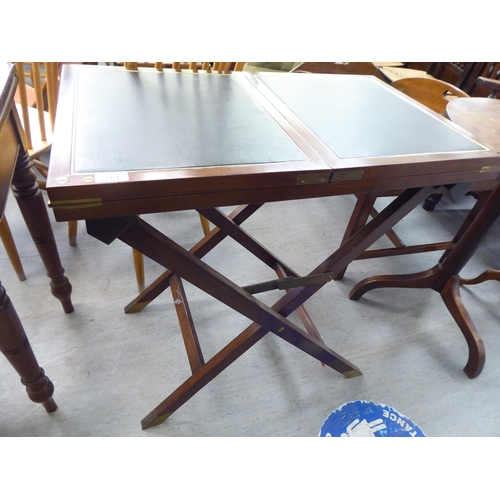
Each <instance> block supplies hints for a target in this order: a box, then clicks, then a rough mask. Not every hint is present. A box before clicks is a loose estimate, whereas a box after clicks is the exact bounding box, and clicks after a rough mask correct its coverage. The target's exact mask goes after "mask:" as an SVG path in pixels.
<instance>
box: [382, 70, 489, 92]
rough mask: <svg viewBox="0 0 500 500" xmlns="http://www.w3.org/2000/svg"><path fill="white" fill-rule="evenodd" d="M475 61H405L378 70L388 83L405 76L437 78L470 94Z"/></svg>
mask: <svg viewBox="0 0 500 500" xmlns="http://www.w3.org/2000/svg"><path fill="white" fill-rule="evenodd" d="M481 64H483V63H477V62H429V63H406V65H405V67H404V68H391V67H381V68H379V69H380V72H381V73H382V75H383V76H384V79H385V80H386V81H387V82H388V83H393V82H395V81H398V80H402V79H406V78H428V79H431V80H432V79H437V80H442V81H444V82H447V83H450V84H452V85H454V86H455V87H457V88H459V89H460V90H463V91H464V92H466V93H468V94H469V95H471V94H470V86H471V82H473V81H474V79H475V78H477V76H478V73H479V71H480V70H481V69H480V65H481Z"/></svg>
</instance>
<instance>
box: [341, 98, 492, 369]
mask: <svg viewBox="0 0 500 500" xmlns="http://www.w3.org/2000/svg"><path fill="white" fill-rule="evenodd" d="M446 114H447V116H448V117H449V118H450V119H452V120H453V121H454V122H455V123H457V124H459V125H461V126H462V127H464V128H466V129H467V130H469V131H470V132H471V133H472V134H473V135H474V137H475V138H476V139H477V140H478V141H481V143H482V144H483V145H488V147H489V148H490V150H491V151H496V152H497V154H498V152H500V101H498V100H496V99H488V98H469V99H456V100H454V101H452V102H450V103H449V104H448V106H447V108H446ZM485 168H487V169H489V170H492V171H496V172H498V171H499V169H498V168H497V167H494V166H489V167H488V166H485ZM497 186H498V187H496V188H495V189H494V190H493V192H491V191H483V192H482V193H481V195H480V196H479V199H478V201H477V203H476V205H475V206H474V208H473V209H472V211H471V212H470V214H469V216H468V217H467V219H466V221H465V222H464V224H463V226H462V228H461V229H460V231H459V232H458V233H457V235H456V237H455V240H454V241H455V246H454V247H453V248H452V249H450V250H448V251H446V252H445V253H444V254H443V256H442V257H441V258H440V259H439V262H438V263H437V264H436V266H434V267H433V268H431V269H429V270H427V271H423V272H421V273H415V274H406V275H400V276H374V277H371V278H367V279H365V280H363V281H362V282H360V283H358V284H357V285H356V286H355V287H354V288H353V290H352V291H351V294H350V298H351V299H352V300H358V299H359V298H361V297H362V296H363V295H364V294H365V293H366V292H367V291H369V290H372V289H375V288H390V287H398V288H430V289H432V290H435V291H436V292H438V293H439V294H440V295H441V297H442V299H443V301H444V303H445V305H446V307H447V308H448V310H449V311H450V313H451V315H452V316H453V318H454V319H455V321H456V322H457V324H458V326H459V327H460V329H461V330H462V333H463V334H464V336H465V339H466V341H467V344H468V346H469V359H468V362H467V365H466V366H465V368H464V371H465V373H466V374H467V375H468V376H469V377H470V378H474V377H477V376H478V375H479V374H480V373H481V371H482V369H483V367H484V363H485V360H486V353H485V349H484V343H483V341H482V339H481V337H480V335H479V333H478V331H477V329H476V327H475V325H474V323H473V321H472V318H471V317H470V316H469V314H468V313H467V310H466V309H465V306H464V304H463V301H462V299H461V297H460V290H459V286H460V285H461V284H467V285H473V284H478V283H482V282H483V281H486V280H488V279H496V280H499V281H500V272H498V271H496V270H489V271H486V272H484V273H482V274H481V275H480V276H478V277H477V278H474V279H471V280H465V279H462V278H461V277H460V271H461V270H462V269H463V267H464V266H465V264H467V262H468V261H469V260H470V258H471V257H472V256H473V255H474V253H475V251H476V250H477V248H478V247H479V246H480V244H481V242H482V241H483V240H484V238H485V237H486V236H487V235H488V233H489V232H490V231H491V229H492V227H493V225H494V224H495V223H496V222H497V221H498V219H499V218H500V186H499V185H498V183H497Z"/></svg>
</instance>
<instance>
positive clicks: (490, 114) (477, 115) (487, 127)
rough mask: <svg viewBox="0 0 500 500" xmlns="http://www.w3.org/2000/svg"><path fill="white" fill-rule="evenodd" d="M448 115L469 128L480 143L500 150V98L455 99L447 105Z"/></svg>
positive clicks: (461, 125) (460, 124)
mask: <svg viewBox="0 0 500 500" xmlns="http://www.w3.org/2000/svg"><path fill="white" fill-rule="evenodd" d="M446 117H447V118H449V119H450V120H451V121H453V122H454V123H456V124H457V125H459V126H460V127H462V128H464V129H465V130H468V131H469V132H470V133H471V134H472V135H473V136H474V139H475V140H476V141H478V142H479V143H481V144H483V145H485V146H489V147H490V148H492V149H494V150H495V151H500V99H489V98H487V97H462V98H459V99H454V100H453V101H450V103H449V104H448V105H447V106H446Z"/></svg>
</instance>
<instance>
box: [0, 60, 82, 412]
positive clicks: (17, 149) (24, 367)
mask: <svg viewBox="0 0 500 500" xmlns="http://www.w3.org/2000/svg"><path fill="white" fill-rule="evenodd" d="M16 87H17V75H16V71H15V67H14V66H13V65H7V64H1V65H0V210H1V213H0V216H1V215H2V214H3V211H4V209H5V204H6V201H7V196H8V194H9V192H10V189H11V185H12V189H13V190H14V194H15V197H16V200H17V202H18V204H19V208H20V209H21V212H22V215H23V217H24V220H25V221H26V225H27V227H28V229H29V231H30V233H31V235H32V237H33V240H34V242H35V245H36V247H37V249H38V252H39V254H40V257H41V259H42V261H43V263H44V265H45V268H46V270H47V275H48V276H49V278H50V286H51V290H52V294H53V295H54V296H55V297H57V298H58V299H59V300H60V301H61V303H62V305H63V309H64V311H65V312H66V313H70V312H72V311H73V305H72V303H71V298H70V295H71V285H70V283H69V281H68V279H67V278H66V276H65V275H64V269H63V268H62V266H61V262H60V259H59V254H58V252H57V247H56V243H55V240H54V235H53V233H52V228H51V226H50V220H49V217H48V213H47V208H46V206H45V202H44V200H43V198H42V193H41V192H40V190H39V189H38V185H37V183H36V176H35V174H34V173H33V171H32V170H31V166H30V161H29V157H28V153H27V151H26V148H25V146H24V143H23V141H22V138H21V135H20V133H19V117H18V116H17V112H16V108H15V106H13V102H14V93H15V90H16ZM41 314H43V312H41ZM0 350H1V352H2V354H3V355H4V356H5V357H6V358H7V360H8V361H9V362H10V363H11V365H12V366H13V367H14V369H15V370H16V371H17V372H18V373H19V375H20V376H21V382H22V383H23V384H24V385H25V386H26V390H27V392H28V396H29V398H30V399H31V400H32V401H34V402H35V403H41V404H42V405H43V406H44V408H45V409H46V410H47V412H53V411H55V410H56V408H57V406H56V404H55V402H54V400H53V398H52V395H53V392H54V386H53V384H52V382H51V381H50V380H49V379H48V378H47V376H46V375H45V374H44V371H43V369H42V368H40V366H39V365H38V362H37V360H36V358H35V355H34V353H33V350H32V349H31V346H30V343H29V340H28V338H27V336H26V333H25V331H24V329H23V326H22V324H21V321H20V319H19V317H18V315H17V313H16V311H15V309H14V306H13V304H12V302H11V300H10V298H9V296H8V295H7V293H6V291H5V288H4V287H3V286H2V285H1V284H0Z"/></svg>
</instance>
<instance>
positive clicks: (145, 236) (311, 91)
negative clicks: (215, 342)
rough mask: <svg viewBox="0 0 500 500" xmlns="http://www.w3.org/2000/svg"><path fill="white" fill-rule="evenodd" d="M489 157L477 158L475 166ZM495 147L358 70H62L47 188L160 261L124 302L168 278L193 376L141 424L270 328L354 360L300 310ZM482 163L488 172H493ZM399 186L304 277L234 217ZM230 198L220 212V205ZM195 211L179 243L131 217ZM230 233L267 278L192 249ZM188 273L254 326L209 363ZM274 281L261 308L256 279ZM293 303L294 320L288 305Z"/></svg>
mask: <svg viewBox="0 0 500 500" xmlns="http://www.w3.org/2000/svg"><path fill="white" fill-rule="evenodd" d="M486 166H488V168H485V167H486ZM495 168H496V169H498V168H500V154H498V153H496V152H493V151H490V150H489V149H488V148H486V147H484V146H482V145H481V144H479V143H477V142H476V141H473V140H472V139H470V138H469V137H468V136H467V135H466V134H465V133H463V132H462V131H460V130H458V129H457V128H456V127H454V126H453V125H452V124H451V122H449V121H448V120H445V119H444V118H443V117H442V116H439V115H437V114H432V113H430V112H429V110H428V109H427V108H425V107H423V106H421V105H419V104H418V103H416V102H415V101H413V100H411V99H409V98H407V97H405V96H404V95H403V94H401V93H399V92H396V91H395V90H394V89H392V88H390V87H389V86H388V85H386V84H384V83H383V82H381V81H380V80H378V79H376V78H374V77H370V76H346V75H324V74H321V75H317V74H300V73H299V74H290V73H288V74H278V73H264V74H258V73H248V74H247V73H244V72H243V73H233V74H232V75H184V74H175V73H163V72H154V71H153V72H127V71H124V70H121V69H120V68H104V67H88V66H87V67H86V66H79V67H77V66H68V67H65V68H64V71H63V74H62V80H61V87H60V94H59V108H58V116H57V122H56V127H55V137H54V144H53V149H52V155H51V163H50V169H49V178H48V181H47V190H48V193H49V196H50V200H51V207H52V208H53V209H54V213H55V216H56V219H57V220H59V221H63V220H64V221H67V220H77V219H86V220H87V231H88V232H89V233H90V234H91V235H92V236H94V237H96V238H98V239H99V240H101V241H103V242H104V243H107V244H110V243H111V242H112V241H114V240H115V239H120V240H122V241H123V242H125V243H127V244H129V245H130V246H132V247H133V248H135V249H136V250H138V251H139V252H141V253H143V254H145V255H146V256H148V257H149V258H151V259H153V260H154V261H156V262H157V263H159V264H160V265H162V266H164V267H165V268H166V269H167V271H165V273H164V274H163V275H162V276H160V277H159V278H158V279H157V280H156V281H155V282H154V283H152V284H151V285H150V286H149V287H147V288H146V289H145V290H144V292H142V293H141V294H140V295H139V296H138V297H137V298H136V299H135V300H134V301H132V302H131V303H130V304H129V305H128V306H127V307H126V312H129V313H131V312H137V311H140V310H142V309H143V308H144V307H146V306H147V305H148V303H150V302H151V301H152V300H154V299H155V298H156V297H157V296H158V295H159V294H161V293H162V292H163V291H164V290H166V289H167V288H169V287H170V288H171V291H172V293H173V294H174V301H175V304H176V310H177V313H178V317H179V322H180V326H181V331H182V335H183V338H184V342H185V345H186V351H187V355H188V359H189V363H190V366H191V370H192V375H191V376H190V377H189V378H188V379H187V380H186V381H185V382H184V383H182V384H181V385H180V386H179V388H178V389H177V390H175V391H174V392H173V393H172V394H171V395H170V396H168V397H167V398H166V399H165V400H164V401H163V402H161V403H160V404H159V405H158V406H157V407H156V408H155V409H154V410H153V411H152V412H151V413H150V414H148V415H147V416H146V417H145V418H144V419H143V421H142V426H143V428H148V427H151V426H154V425H158V424H160V423H161V422H163V421H164V420H165V419H166V418H168V417H169V416H170V415H171V414H172V413H173V412H175V411H176V410H177V409H178V408H179V407H181V406H182V405H183V404H184V403H185V402H186V401H187V400H189V399H190V398H191V397H192V396H193V395H194V394H196V393H197V392H198V391H199V390H200V389H202V388H203V387H204V386H205V385H206V384H207V383H208V382H210V381H211V380H212V379H213V378H214V377H216V376H217V375H218V374H219V373H220V372H221V371H222V370H224V369H225V368H226V367H227V366H229V365H230V364H231V363H232V362H233V361H235V360H236V359H237V358H238V357H239V356H241V355H242V354H243V353H244V352H246V351H247V350H248V349H249V348H250V347H251V346H252V345H254V344H255V343H257V342H258V341H259V340H260V339H262V338H263V337H264V336H265V335H266V334H267V333H268V332H272V333H273V334H275V335H277V336H278V337H280V338H282V339H284V340H286V341H287V342H289V343H291V344H292V345H294V346H296V347H297V348H299V349H301V350H302V351H304V352H306V353H307V354H309V355H311V356H313V357H314V358H316V359H318V360H319V361H321V362H322V363H323V364H325V365H328V366H330V367H331V368H333V369H334V370H336V371H338V372H339V373H341V374H343V375H344V376H346V377H353V376H357V375H360V374H361V372H360V370H359V369H358V368H357V367H356V366H355V365H354V364H353V363H352V362H350V361H348V360H346V359H344V358H343V357H342V356H340V355H339V354H338V353H336V352H335V351H333V350H331V349H330V348H329V347H327V346H326V345H325V343H324V342H323V340H322V339H321V336H320V334H319V332H318V331H317V329H316V328H315V327H314V324H313V323H312V321H311V318H310V317H309V315H308V314H307V312H306V311H305V309H304V307H303V306H304V303H305V301H306V300H307V299H308V298H309V297H311V296H312V295H314V294H315V293H316V292H317V291H318V290H319V289H320V288H322V287H323V286H324V285H325V284H327V283H328V282H330V281H331V280H332V278H333V275H334V274H335V273H336V272H338V271H339V270H341V269H343V268H344V267H346V266H347V265H348V264H349V263H350V262H351V261H352V260H353V259H355V258H357V257H358V256H359V255H360V254H361V253H362V252H363V251H364V250H366V249H367V248H368V247H369V246H370V245H372V244H373V243H374V242H375V241H376V240H377V239H378V238H380V237H381V236H382V235H384V234H385V233H387V231H388V230H389V229H391V228H392V226H393V225H394V224H396V223H397V222H398V221H400V220H401V219H402V218H403V217H404V216H405V215H407V214H408V213H409V212H410V211H411V210H413V209H414V208H415V207H417V206H418V205H419V204H420V203H421V202H422V201H423V200H424V199H425V198H426V196H428V195H429V194H430V193H431V192H433V191H434V190H435V189H436V187H437V186H439V185H444V184H448V183H451V182H474V181H476V180H478V179H481V178H485V179H493V178H496V176H497V175H498V173H497V172H496V171H495V170H494V169H495ZM492 169H493V170H492ZM391 189H394V190H404V192H403V193H402V194H401V195H400V196H399V197H397V198H396V199H395V200H394V201H393V202H392V203H391V204H390V205H389V206H388V207H387V208H386V209H385V210H383V211H382V212H381V213H380V214H379V215H378V216H377V217H375V218H374V219H373V220H372V221H370V222H369V223H368V224H367V225H366V226H364V227H363V228H361V229H360V231H358V232H357V233H356V234H354V235H353V236H352V237H351V238H350V239H349V240H348V241H347V242H346V243H345V244H343V245H342V246H341V247H340V248H339V249H338V250H336V251H334V252H333V253H332V254H331V255H330V256H329V257H327V258H326V259H325V260H324V261H323V262H321V263H320V264H318V265H317V266H316V267H315V268H314V269H312V271H311V272H310V274H309V275H307V276H298V275H297V273H295V272H294V271H293V270H292V269H291V268H290V267H289V266H287V265H286V264H285V263H284V262H283V261H282V260H280V259H279V257H278V256H276V255H274V254H272V253H271V252H270V251H269V250H267V249H266V248H265V247H263V246H262V245H261V244H260V243H259V242H258V241H256V240H255V239H254V238H253V237H252V236H251V235H250V234H249V233H248V232H246V231H245V230H244V229H243V228H242V227H241V224H242V223H243V222H244V221H245V220H246V219H247V218H248V217H249V216H251V215H252V213H254V212H255V211H256V210H258V209H259V208H260V207H261V206H262V205H263V204H265V203H267V202H275V201H281V200H294V199H305V198H313V197H323V196H335V195H342V194H349V193H352V194H357V193H366V192H372V191H374V192H380V191H387V190H391ZM231 205H240V206H239V207H238V208H237V209H235V210H234V211H233V212H232V213H231V214H230V215H229V216H226V215H224V213H223V212H222V211H220V210H219V209H218V208H217V207H221V206H231ZM186 209H196V210H197V211H198V212H199V213H200V214H202V215H203V216H205V217H206V218H207V219H209V220H210V221H211V222H212V223H213V224H214V225H215V228H214V229H213V230H212V231H211V232H210V233H209V234H208V235H206V236H205V237H204V238H203V239H202V240H201V241H200V242H199V243H198V244H196V245H195V246H194V247H193V248H192V249H191V250H190V251H187V250H185V249H184V248H182V247H181V246H180V245H178V244H177V243H176V242H175V241H173V240H172V239H171V238H169V237H168V236H167V235H165V234H162V233H161V232H159V231H158V230H157V229H155V228H154V227H152V226H151V225H149V224H148V223H146V222H145V221H144V220H142V219H140V218H139V217H137V216H136V214H145V213H154V212H169V211H175V210H186ZM226 237H230V238H232V239H234V240H235V241H236V242H238V243H239V244H240V245H242V246H243V247H244V248H246V249H247V250H248V251H249V252H250V253H252V254H253V255H254V256H256V257H257V258H259V259H260V260H261V261H263V262H264V263H265V264H267V265H268V266H269V267H271V268H272V269H273V270H274V271H275V272H276V274H277V279H276V280H271V281H266V282H259V283H255V284H252V285H247V286H240V285H238V284H236V283H234V282H232V281H231V280H229V279H228V278H227V277H225V276H223V275H221V274H220V273H219V272H217V271H216V270H215V269H213V268H212V267H210V266H208V265H207V264H206V263H205V262H203V261H202V260H201V259H202V257H203V256H205V255H206V254H207V253H208V252H209V251H210V250H211V249H213V248H214V247H215V246H216V245H217V244H218V243H220V242H221V241H222V240H223V239H224V238H226ZM183 280H187V281H188V282H190V283H191V284H193V285H194V286H196V287H198V288H199V289H201V290H203V291H205V292H206V293H208V294H210V295H211V296H213V297H215V298H216V299H217V300H219V301H220V302H222V303H224V304H226V305H227V306H229V307H231V308H232V309H234V310H236V311H237V312H239V313H241V314H242V315H244V316H246V317H247V318H249V319H250V320H251V321H252V322H253V323H252V324H251V325H250V326H249V327H248V328H247V329H245V330H244V331H243V332H241V333H240V334H239V335H237V336H236V337H235V338H234V340H232V341H231V342H229V343H228V344H227V345H226V346H225V347H224V348H223V349H222V350H221V351H220V352H219V353H217V354H216V355H215V356H214V357H212V358H211V359H210V360H205V359H204V356H203V353H202V351H201V348H200V343H199V341H198V335H197V332H196V328H195V325H194V322H193V320H192V317H191V313H190V309H189V305H188V302H187V297H186V294H185V292H184V287H183V285H182V283H183ZM270 289H281V290H284V295H283V297H282V298H281V299H280V300H278V301H277V302H276V303H275V304H274V305H273V306H271V307H269V306H267V305H266V304H264V303H263V302H261V301H260V300H258V298H257V297H256V294H258V293H259V292H261V291H264V290H270ZM295 310H297V312H298V313H299V315H300V317H301V319H302V321H303V323H304V329H302V328H299V327H298V326H296V325H294V324H293V323H291V322H290V321H289V320H288V319H287V316H288V315H290V314H291V313H292V312H293V311H295Z"/></svg>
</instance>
